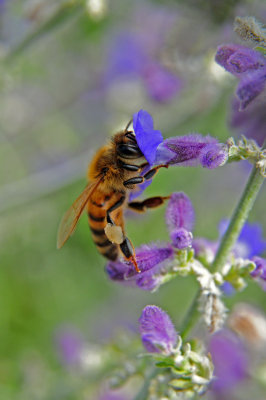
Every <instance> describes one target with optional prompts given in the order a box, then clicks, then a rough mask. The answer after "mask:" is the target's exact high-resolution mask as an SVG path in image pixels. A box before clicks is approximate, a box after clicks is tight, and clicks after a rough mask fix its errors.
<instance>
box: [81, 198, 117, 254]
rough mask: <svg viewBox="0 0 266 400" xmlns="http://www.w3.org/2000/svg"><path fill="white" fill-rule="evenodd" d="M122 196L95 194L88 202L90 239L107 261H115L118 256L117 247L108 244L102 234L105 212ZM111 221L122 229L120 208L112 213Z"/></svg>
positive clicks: (105, 217) (105, 221) (105, 220)
mask: <svg viewBox="0 0 266 400" xmlns="http://www.w3.org/2000/svg"><path fill="white" fill-rule="evenodd" d="M121 196H122V195H121V194H119V193H112V194H110V195H108V196H107V195H102V194H101V193H99V192H97V191H96V192H95V193H94V194H93V195H92V197H91V198H90V200H89V202H88V207H87V210H88V217H89V226H90V230H91V233H92V239H93V241H94V243H95V245H96V247H97V249H98V251H99V252H100V253H101V254H102V255H103V256H104V257H106V258H108V259H109V260H116V259H117V257H118V255H119V246H118V245H117V244H115V243H112V242H110V241H109V240H108V239H107V237H106V235H105V232H104V228H105V227H106V225H107V210H108V209H109V208H110V207H112V205H113V204H115V203H116V202H117V201H118V200H119V198H120V197H121ZM112 219H113V221H114V222H115V224H116V225H119V226H121V227H122V229H123V210H122V208H121V207H120V208H119V209H118V210H115V211H113V212H112Z"/></svg>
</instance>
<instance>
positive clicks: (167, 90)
mask: <svg viewBox="0 0 266 400" xmlns="http://www.w3.org/2000/svg"><path fill="white" fill-rule="evenodd" d="M142 76H143V79H144V83H145V86H146V88H147V92H148V93H149V95H150V97H151V98H153V99H154V100H156V101H158V102H162V103H166V102H169V101H170V100H171V99H172V98H173V97H174V96H176V94H177V93H178V92H179V91H180V90H181V89H182V87H183V82H182V81H181V79H180V78H178V77H177V76H176V75H174V74H173V73H172V72H171V71H170V70H168V69H167V68H165V67H163V66H161V65H160V64H158V63H155V62H153V63H150V64H147V66H146V67H145V68H144V69H143V72H142Z"/></svg>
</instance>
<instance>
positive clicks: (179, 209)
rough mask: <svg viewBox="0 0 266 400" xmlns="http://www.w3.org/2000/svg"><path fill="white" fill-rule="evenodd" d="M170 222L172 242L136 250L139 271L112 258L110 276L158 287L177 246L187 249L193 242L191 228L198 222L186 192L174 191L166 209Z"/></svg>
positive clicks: (130, 284) (128, 283) (127, 281)
mask: <svg viewBox="0 0 266 400" xmlns="http://www.w3.org/2000/svg"><path fill="white" fill-rule="evenodd" d="M166 223H167V226H168V230H169V233H170V237H171V239H172V242H173V243H172V244H150V245H143V246H141V247H140V248H139V249H137V250H136V261H137V264H138V267H139V269H140V271H141V272H140V273H137V272H136V270H135V267H134V266H133V264H131V263H127V262H126V261H124V260H117V261H109V262H108V264H107V266H106V272H107V274H108V276H109V278H110V279H112V280H113V281H116V282H120V283H123V284H126V285H127V286H133V287H134V286H137V287H139V288H140V289H143V290H150V291H152V290H155V289H157V288H158V287H159V286H160V284H161V283H162V282H163V279H164V276H165V273H166V272H167V268H168V267H169V266H171V264H172V261H173V259H174V255H175V252H176V248H178V249H184V248H187V247H190V246H191V244H192V233H191V232H190V230H191V229H192V227H193V223H194V209H193V206H192V203H191V201H190V199H189V198H188V197H187V196H186V195H185V194H184V193H181V192H180V193H173V194H172V195H171V197H170V200H169V204H168V207H167V211H166Z"/></svg>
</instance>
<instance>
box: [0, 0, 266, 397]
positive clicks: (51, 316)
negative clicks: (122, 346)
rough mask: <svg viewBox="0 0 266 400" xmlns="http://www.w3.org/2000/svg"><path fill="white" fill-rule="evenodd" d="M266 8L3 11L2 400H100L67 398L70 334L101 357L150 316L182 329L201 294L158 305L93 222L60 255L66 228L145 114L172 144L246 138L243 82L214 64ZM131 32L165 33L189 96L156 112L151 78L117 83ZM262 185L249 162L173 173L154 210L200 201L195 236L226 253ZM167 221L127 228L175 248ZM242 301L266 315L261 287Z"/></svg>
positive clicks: (89, 6)
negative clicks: (237, 214)
mask: <svg viewBox="0 0 266 400" xmlns="http://www.w3.org/2000/svg"><path fill="white" fill-rule="evenodd" d="M213 3H215V4H216V7H214V4H213ZM263 3H264V2H263V1H261V2H251V1H250V2H249V1H228V2H221V1H215V2H213V1H211V0H210V1H199V2H197V1H184V2H183V1H174V0H172V1H170V0H169V1H149V2H148V1H135V2H132V1H129V0H115V1H98V2H97V1H87V2H82V1H81V2H78V1H76V2H75V1H71V2H70V1H69V2H66V1H48V0H47V1H45V0H38V1H30V0H29V1H25V0H24V1H21V0H18V1H15V0H7V1H5V2H4V1H1V2H0V7H1V8H0V40H1V41H0V56H1V66H0V69H1V74H0V88H1V93H0V132H1V136H0V140H1V146H0V159H1V169H0V213H1V214H0V243H1V248H0V262H1V268H0V304H1V305H0V399H46V398H49V399H52V398H55V399H61V398H62V399H72V398H73V399H74V398H81V399H83V398H86V399H87V398H90V397H86V396H85V395H84V396H83V395H80V397H75V396H73V397H71V396H72V395H71V394H70V393H68V392H65V391H64V390H63V389H62V387H65V379H66V375H65V369H64V366H62V364H61V361H60V357H59V355H58V351H57V349H56V342H55V336H56V333H57V332H58V330H60V329H61V328H62V327H64V326H73V327H75V328H76V329H78V330H80V331H81V332H82V334H83V335H84V336H85V337H86V338H87V339H88V340H89V341H90V342H92V343H101V341H103V340H104V339H106V338H108V337H109V336H112V335H114V334H115V332H116V328H117V326H118V325H121V326H123V325H126V326H127V325H128V324H130V325H132V326H133V327H136V326H137V319H138V318H139V316H140V313H141V310H142V308H143V307H144V306H145V305H146V304H156V305H160V306H161V307H162V308H164V309H166V310H168V312H169V314H170V315H171V316H172V318H173V320H174V321H175V323H176V326H177V329H178V324H179V322H180V321H181V319H182V316H183V314H184V313H185V312H186V310H187V308H188V307H189V304H190V302H191V299H192V297H193V294H194V292H195V290H196V283H195V281H194V280H193V279H188V278H186V279H180V280H175V281H173V282H171V283H169V284H167V285H165V286H163V287H162V288H161V289H160V291H159V292H157V293H154V294H151V293H148V292H147V293H146V292H142V291H141V290H138V289H132V288H126V287H122V286H119V285H117V284H115V283H113V282H110V281H109V280H108V278H107V276H106V274H105V272H104V266H105V260H104V259H103V258H101V256H100V255H99V254H98V253H97V251H96V249H95V247H94V244H93V242H92V239H91V237H90V232H89V229H88V223H87V219H86V216H85V215H84V216H83V217H82V218H81V221H80V222H79V224H78V227H77V230H76V232H75V235H74V236H73V237H72V238H71V239H70V240H69V241H68V242H67V244H66V245H65V246H64V248H63V249H62V250H60V251H58V250H57V249H56V233H57V227H58V223H59V221H60V218H61V216H62V214H63V213H64V212H65V211H66V209H67V208H68V207H69V206H70V205H71V203H72V202H73V201H74V200H75V198H76V197H77V196H78V195H79V194H80V192H81V191H82V190H83V188H84V186H85V184H86V169H87V165H88V163H89V161H90V159H91V156H92V155H93V153H94V152H95V151H96V150H97V148H98V147H99V146H101V145H102V144H103V143H104V142H105V141H106V140H107V139H108V137H110V135H111V134H113V133H115V132H116V131H117V130H118V129H120V128H122V127H124V126H125V125H126V123H127V122H128V120H129V119H130V118H131V116H132V114H133V113H135V112H137V111H138V110H139V109H141V108H143V109H145V110H147V111H149V112H150V113H151V114H152V115H153V117H154V122H155V127H156V128H157V129H160V130H161V131H162V133H163V136H164V137H167V136H176V135H185V134H187V133H191V132H199V133H202V134H204V135H205V134H208V133H210V134H211V135H213V136H215V137H217V138H218V139H219V140H220V141H225V140H226V139H227V138H228V137H229V136H232V135H235V136H236V135H237V133H236V132H233V131H231V129H230V127H229V126H228V119H229V115H230V104H231V99H232V95H233V91H234V88H235V86H236V81H235V80H234V79H233V78H231V77H230V76H229V74H226V73H223V72H222V71H221V70H219V69H218V67H216V66H215V64H214V61H213V60H214V54H215V49H216V46H217V45H219V44H221V43H223V42H228V41H237V39H236V38H235V36H234V34H233V28H232V24H233V20H234V17H235V16H236V15H255V16H257V17H259V18H260V17H261V15H264V16H265V14H266V12H265V4H264V7H263ZM95 4H96V6H95ZM97 4H98V6H97ZM97 7H98V8H97ZM101 7H102V8H101ZM263 10H264V14H263ZM169 18H170V20H171V23H170V22H169V24H168V19H169ZM170 20H169V21H170ZM167 26H168V28H167ZM157 30H158V32H159V33H158V32H157ZM126 31H129V32H130V33H131V34H133V35H134V34H141V35H142V36H143V37H145V38H147V41H146V42H145V43H152V35H156V32H157V33H158V37H159V38H160V39H161V43H160V44H158V46H160V51H159V52H157V51H152V52H151V57H154V59H155V60H158V59H160V62H162V63H163V64H164V65H166V66H167V67H169V68H170V69H171V71H173V73H174V74H176V75H177V76H179V78H180V79H181V80H182V82H183V86H182V90H181V91H180V92H178V93H177V94H176V96H173V97H172V98H171V99H170V100H168V101H156V100H155V99H154V98H152V97H151V96H150V95H149V93H148V92H147V91H146V90H145V88H144V87H143V84H142V81H141V79H140V78H139V77H138V76H126V75H125V76H122V77H121V76H119V74H118V75H116V77H115V79H111V80H110V82H108V84H106V83H105V79H106V75H105V72H106V71H107V70H108V66H109V65H110V63H111V61H112V54H110V52H109V49H110V47H111V44H110V43H111V42H112V38H115V36H116V35H117V33H119V32H126ZM149 35H151V39H150V38H149ZM149 40H150V42H149ZM147 46H148V45H147ZM150 46H151V47H152V46H154V44H150ZM155 48H156V46H155ZM148 50H149V49H148ZM136 57H137V56H136ZM107 77H108V74H107ZM108 79H109V78H108ZM248 173H249V168H248V166H247V165H246V164H245V163H244V162H243V163H240V164H237V165H234V164H231V165H227V166H225V167H223V168H218V169H217V170H213V171H210V170H204V169H202V168H183V167H178V168H177V167H176V168H174V167H173V168H170V169H169V170H167V171H160V173H159V174H158V175H157V176H156V178H155V179H154V181H153V183H152V185H151V186H150V187H149V188H148V189H147V190H146V192H145V197H149V196H153V195H168V194H169V193H171V192H173V191H184V192H186V193H187V194H188V195H189V196H190V198H191V200H192V202H193V204H194V207H195V211H196V224H195V231H194V235H195V236H205V237H207V238H210V239H215V238H217V225H218V223H219V221H220V219H221V218H224V217H229V216H230V213H231V212H232V209H233V207H234V205H235V204H236V201H237V199H238V197H239V196H240V193H241V190H242V189H243V187H244V184H245V181H246V179H247V175H248ZM164 213H165V207H162V208H161V209H158V210H153V211H151V212H149V213H147V215H146V216H143V217H142V216H141V217H139V216H137V217H135V218H132V217H127V221H126V226H127V232H128V236H129V237H130V238H131V240H132V242H133V243H134V245H135V246H138V245H140V244H142V243H149V242H151V241H157V240H168V236H167V231H166V228H165V222H164ZM250 221H260V222H261V223H262V224H264V235H266V233H265V224H266V219H265V188H264V190H262V192H261V193H260V195H259V198H258V199H257V202H256V204H255V207H254V210H253V211H252V213H251V215H250ZM155 227H156V228H155ZM240 300H245V301H247V302H251V303H252V304H255V305H258V306H259V307H264V308H266V304H265V294H264V293H263V292H262V291H261V290H259V289H258V287H257V285H255V284H254V285H251V286H249V288H248V289H246V290H245V291H244V292H243V293H240V294H237V295H236V296H235V297H233V298H228V299H227V300H226V302H227V304H228V305H230V304H231V303H234V302H238V301H240ZM62 382H64V384H63V383H62ZM60 385H61V386H62V387H61V386H60ZM52 393H53V394H52ZM82 396H83V397H82Z"/></svg>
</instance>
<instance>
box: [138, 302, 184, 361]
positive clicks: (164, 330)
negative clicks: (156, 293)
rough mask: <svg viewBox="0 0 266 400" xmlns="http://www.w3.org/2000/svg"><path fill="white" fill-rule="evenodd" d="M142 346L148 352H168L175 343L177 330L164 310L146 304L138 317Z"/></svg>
mask: <svg viewBox="0 0 266 400" xmlns="http://www.w3.org/2000/svg"><path fill="white" fill-rule="evenodd" d="M139 328H140V334H141V339H142V343H143V346H144V347H145V348H146V350H147V351H148V352H150V353H166V354H170V353H171V352H172V351H173V349H174V347H175V346H176V343H177V332H176V330H175V327H174V325H173V323H172V321H171V319H170V317H169V316H168V314H166V312H164V311H163V310H161V309H160V308H159V307H156V306H146V307H145V308H144V309H143V311H142V314H141V317H140V319H139Z"/></svg>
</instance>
